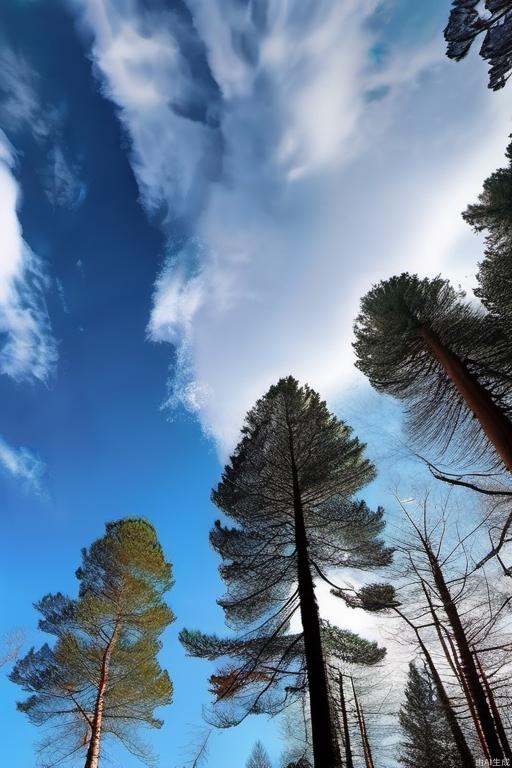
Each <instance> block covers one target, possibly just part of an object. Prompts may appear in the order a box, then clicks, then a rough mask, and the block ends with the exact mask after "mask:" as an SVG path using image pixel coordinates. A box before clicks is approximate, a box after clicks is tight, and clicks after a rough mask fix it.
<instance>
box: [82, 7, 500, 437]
mask: <svg viewBox="0 0 512 768" xmlns="http://www.w3.org/2000/svg"><path fill="white" fill-rule="evenodd" d="M70 1H71V3H72V6H73V7H74V8H75V10H76V11H77V13H78V14H79V17H80V20H81V24H82V26H83V28H84V29H86V30H87V34H88V35H90V36H91V35H92V53H91V55H92V59H93V61H94V64H95V68H96V71H97V74H98V78H99V81H100V83H101V87H102V89H103V91H104V93H105V95H106V96H107V97H108V98H110V99H111V100H112V101H113V102H114V103H115V105H116V106H117V108H118V110H119V117H120V120H121V122H122V124H123V126H124V128H125V130H126V133H127V135H128V136H129V138H130V141H131V160H132V166H133V169H134V172H135V174H136V177H137V180H138V182H139V187H140V190H141V197H142V201H143V203H144V204H145V206H146V207H147V209H148V210H149V211H150V212H155V211H158V212H159V213H160V214H161V213H162V211H163V212H165V214H166V215H165V216H164V217H163V220H164V226H165V227H166V230H167V232H168V234H169V255H168V259H167V262H166V264H165V266H164V269H163V271H162V273H161V275H160V276H159V278H158V279H157V282H156V286H155V294H154V304H153V311H152V313H151V318H150V322H149V334H150V337H151V338H152V339H153V340H156V341H167V342H170V343H171V344H173V345H174V346H175V347H176V349H177V370H176V371H175V375H174V377H173V380H172V382H171V396H170V402H171V403H173V404H176V403H181V404H182V405H184V406H185V407H186V408H188V409H189V410H192V411H193V412H194V413H196V414H197V416H198V418H199V419H200V421H201V423H202V425H203V427H204V428H205V430H206V431H208V432H209V433H211V434H212V435H213V436H214V437H215V439H216V440H217V442H218V444H219V446H220V448H221V451H222V452H225V451H226V450H228V449H229V448H230V447H232V445H233V442H234V440H235V439H236V435H237V431H238V428H239V424H240V421H241V418H242V416H243V413H244V411H245V410H246V409H247V407H248V406H249V405H250V404H251V403H252V402H253V400H254V399H255V398H256V397H257V396H258V395H260V394H261V393H262V391H264V389H265V388H266V387H267V386H268V385H269V384H270V383H271V382H272V381H273V380H275V379H276V378H277V377H279V376H281V375H285V374H288V373H290V372H293V373H294V374H295V375H296V376H298V377H299V378H300V379H302V380H306V381H308V382H309V383H310V384H312V385H313V386H315V387H317V388H318V389H320V391H321V392H322V393H323V394H324V395H325V396H327V397H328V398H331V399H332V398H336V397H338V396H339V394H340V392H341V390H342V388H343V385H344V384H345V383H346V382H347V381H348V380H349V379H350V378H351V377H353V375H354V369H353V364H352V354H351V350H350V336H351V333H350V329H351V325H352V319H353V317H354V314H355V313H356V310H357V303H358V297H359V296H360V295H361V293H362V292H364V291H365V290H366V289H367V288H368V285H369V283H370V282H372V281H375V280H377V279H380V278H382V277H386V276H388V275H389V274H390V273H392V272H394V271H397V270H401V269H409V270H414V269H418V270H420V271H422V272H424V273H430V274H431V273H435V272H437V271H439V270H441V269H443V270H444V271H446V272H447V273H448V274H449V275H452V276H455V277H464V276H465V275H467V273H468V272H471V271H474V264H475V262H476V255H477V252H478V251H477V247H476V246H475V245H474V243H473V241H472V240H471V234H470V233H469V231H466V229H465V228H464V227H465V225H464V224H463V222H462V221H461V219H460V210H461V208H463V207H464V205H465V202H466V201H467V200H470V199H471V197H472V196H474V194H475V193H476V191H477V190H478V188H479V186H480V183H481V180H482V178H483V176H484V175H485V174H486V172H488V171H489V170H490V169H491V168H492V167H493V166H494V165H496V164H497V163H498V162H499V160H500V157H501V154H502V152H503V149H504V146H505V143H506V137H507V133H508V118H509V112H510V110H509V108H508V106H507V104H506V100H504V99H502V98H499V96H497V95H496V94H489V93H487V92H486V89H485V83H484V81H483V79H482V77H481V72H480V70H479V69H478V68H474V67H473V66H472V64H471V63H469V64H468V65H467V66H463V65H460V66H458V67H457V66H454V65H453V64H451V63H449V62H447V60H446V59H445V58H444V55H443V50H442V35H441V29H439V30H438V33H437V35H436V36H435V37H434V38H432V39H431V40H423V41H419V40H418V39H415V40H414V41H413V42H412V43H411V44H410V45H406V44H405V43H404V42H403V41H402V42H401V44H400V47H399V48H398V47H397V48H394V47H393V44H392V41H388V42H387V49H386V55H385V56H380V55H379V56H377V55H375V51H377V50H380V48H379V46H381V40H380V35H381V30H380V29H379V24H378V14H377V12H378V11H379V10H380V9H381V8H382V6H383V5H386V7H391V9H392V7H393V4H392V3H389V2H386V3H384V4H383V3H381V2H379V0H357V1H356V0H353V2H345V3H339V2H337V0H320V1H319V0H308V1H307V2H305V3H301V4H300V8H299V6H298V5H297V4H295V3H289V2H285V0H252V2H248V3H239V2H235V0H225V2H223V3H222V4H219V3H212V2H209V0H188V2H187V7H188V11H189V13H182V14H178V13H177V12H172V11H168V10H162V9H160V10H153V11H149V10H148V9H147V6H146V5H144V9H143V5H142V4H141V5H139V4H137V3H136V2H132V1H131V0H93V1H92V2H87V3H85V2H84V1H83V0H70ZM156 5H157V6H158V4H156ZM420 86H421V87H420ZM390 201H392V202H390ZM160 220H162V217H161V219H160Z"/></svg>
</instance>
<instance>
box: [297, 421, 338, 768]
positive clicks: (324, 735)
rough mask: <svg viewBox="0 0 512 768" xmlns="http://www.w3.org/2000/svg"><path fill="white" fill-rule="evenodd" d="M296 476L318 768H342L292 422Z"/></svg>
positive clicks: (302, 597)
mask: <svg viewBox="0 0 512 768" xmlns="http://www.w3.org/2000/svg"><path fill="white" fill-rule="evenodd" d="M288 430H289V440H290V456H291V465H292V478H293V509H294V517H295V546H296V550H297V577H298V592H299V600H300V616H301V620H302V629H303V634H304V654H305V657H306V669H307V675H308V688H309V701H310V707H311V733H312V739H313V757H314V761H315V768H339V766H340V760H339V756H338V755H337V750H336V747H335V740H334V729H333V724H332V717H331V707H330V697H329V687H328V683H327V672H326V668H325V660H324V654H323V649H322V639H321V634H320V617H319V614H318V605H317V602H316V597H315V588H314V584H313V577H312V575H311V567H310V562H309V553H308V540H307V534H306V526H305V522H304V510H303V507H302V497H301V491H300V485H299V478H298V472H297V465H296V463H295V455H294V446H293V434H292V430H291V426H290V425H288Z"/></svg>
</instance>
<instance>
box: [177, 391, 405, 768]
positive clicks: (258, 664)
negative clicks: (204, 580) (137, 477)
mask: <svg viewBox="0 0 512 768" xmlns="http://www.w3.org/2000/svg"><path fill="white" fill-rule="evenodd" d="M242 435H243V436H242V440H241V441H240V443H239V445H238V447H237V448H236V450H235V453H234V455H233V456H232V457H231V460H230V463H229V464H228V466H226V468H225V470H224V474H223V477H222V481H221V483H220V484H219V486H218V488H217V489H216V490H215V491H214V493H213V500H214V502H215V504H216V505H217V506H218V507H219V508H220V509H221V510H222V511H223V512H224V513H225V514H226V515H227V516H229V517H230V518H231V519H232V520H234V521H235V523H236V527H228V526H225V525H222V524H221V523H220V521H217V522H216V524H215V526H214V528H213V530H212V532H211V536H210V540H211V543H212V545H213V547H214V548H215V549H216V550H217V552H219V554H220V555H221V557H222V558H223V561H224V562H223V564H222V565H221V567H220V573H221V576H222V578H223V579H224V581H225V582H226V583H227V585H228V592H227V594H226V596H225V597H224V598H223V599H222V600H221V601H220V605H221V606H222V608H223V609H224V611H225V614H226V617H227V619H228V621H229V623H230V624H231V625H232V626H233V628H234V629H236V630H238V632H237V637H235V638H234V639H227V640H222V639H220V638H218V637H216V636H215V635H204V634H202V633H200V632H189V631H185V632H183V633H182V634H181V640H182V642H183V643H184V645H185V647H186V648H187V650H188V652H189V653H190V654H191V655H194V656H199V657H203V658H208V659H217V658H222V657H224V658H228V659H231V661H229V662H228V664H227V666H225V667H224V668H221V670H220V671H219V673H218V674H217V675H214V676H212V684H213V687H214V692H215V693H216V695H217V699H218V701H222V702H224V703H226V702H229V703H230V704H231V706H232V707H235V706H236V707H237V709H236V711H234V712H230V713H229V715H226V714H224V715H223V716H224V717H226V718H227V720H226V721H225V722H224V723H223V724H229V723H232V722H238V721H240V719H242V717H243V716H245V715H246V714H248V713H257V712H270V713H274V712H276V711H279V709H280V708H282V707H284V706H286V705H287V704H288V703H290V701H292V700H293V697H294V696H299V695H302V694H303V689H304V682H305V680H307V684H308V691H309V700H310V709H311V724H312V739H313V750H314V756H315V765H316V768H320V767H321V768H333V766H336V765H338V764H339V757H338V754H337V746H336V741H335V737H334V728H333V723H332V716H331V709H330V693H329V690H328V683H327V676H326V666H325V651H324V642H329V640H327V639H326V637H324V638H322V624H321V622H320V618H319V612H318V605H317V602H316V597H315V587H314V581H313V579H314V577H315V576H319V577H321V578H322V577H325V570H326V569H328V568H339V567H350V568H372V567H378V566H380V565H384V564H387V563H388V562H389V561H390V558H391V552H390V551H389V550H388V549H386V548H385V547H384V545H383V543H382V541H381V539H380V538H379V534H380V533H381V531H382V529H383V525H384V523H383V519H382V516H383V512H382V510H380V509H379V510H377V511H376V512H372V511H370V510H369V509H368V507H367V506H366V504H364V503H363V502H360V501H353V500H352V499H351V496H352V494H354V493H356V492H357V491H359V490H360V489H361V488H362V487H363V486H364V485H365V484H366V483H368V482H369V481H370V480H371V479H372V478H373V476H374V470H373V467H372V466H371V464H370V463H369V462H368V461H367V460H366V459H365V458H364V455H363V452H364V446H363V445H362V444H361V443H360V442H359V441H358V440H357V439H356V438H354V437H353V436H352V434H351V430H350V429H349V427H347V426H346V425H345V424H344V423H343V422H341V421H339V420H338V419H337V418H335V417H334V416H333V415H331V414H330V413H329V411H328V410H327V407H326V405H325V403H324V402H322V401H321V400H320V398H319V396H318V395H317V394H316V393H315V392H314V391H313V390H311V389H310V388H309V387H307V386H303V387H301V386H299V384H298V383H297V381H295V380H294V379H293V378H291V377H289V378H287V379H282V380H281V381H280V382H279V383H278V384H277V385H275V386H273V387H271V388H270V390H269V391H268V393H267V394H266V395H265V396H264V397H263V398H262V399H261V400H259V401H258V402H257V403H256V405H255V407H254V408H253V409H252V410H251V411H250V412H249V413H248V415H247V417H246V421H245V425H244V428H243V430H242ZM297 611H300V617H301V620H302V628H303V631H302V633H300V634H290V633H289V632H288V626H289V622H290V620H291V618H292V617H293V615H294V614H295V613H296V612H297ZM323 631H324V633H326V632H327V633H328V632H329V631H330V632H331V633H332V632H334V633H336V642H335V643H334V642H332V634H331V635H330V638H331V640H330V641H331V642H332V645H333V646H334V645H335V646H336V647H337V648H338V652H339V653H342V654H344V655H345V657H346V659H347V660H349V661H355V662H363V663H364V662H365V661H367V662H368V663H375V662H376V661H379V660H380V659H381V658H382V651H381V650H380V649H378V648H377V646H376V645H375V643H369V642H367V641H364V640H362V639H361V638H358V637H357V635H354V634H353V633H351V632H348V631H343V630H338V629H336V628H330V630H329V628H328V627H327V626H325V627H324V630H323ZM240 711H241V712H242V714H241V715H240V714H239V712H240ZM237 713H238V714H237Z"/></svg>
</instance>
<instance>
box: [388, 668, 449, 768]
mask: <svg viewBox="0 0 512 768" xmlns="http://www.w3.org/2000/svg"><path fill="white" fill-rule="evenodd" d="M399 721H400V727H401V729H402V733H403V735H404V740H403V741H402V743H401V745H400V755H399V760H400V762H401V763H402V765H405V766H406V768H461V767H462V764H461V762H460V758H459V756H458V752H457V749H456V746H455V743H454V741H453V737H452V735H451V731H450V729H449V726H448V721H447V720H446V716H445V714H444V711H443V708H442V707H441V704H440V703H439V700H438V698H437V696H436V692H435V687H434V684H433V681H432V678H431V676H430V674H429V672H428V670H427V668H426V667H423V668H421V669H420V668H418V667H417V666H415V665H414V664H413V663H411V664H409V675H408V679H407V685H406V688H405V702H404V704H403V706H402V708H401V709H400V713H399Z"/></svg>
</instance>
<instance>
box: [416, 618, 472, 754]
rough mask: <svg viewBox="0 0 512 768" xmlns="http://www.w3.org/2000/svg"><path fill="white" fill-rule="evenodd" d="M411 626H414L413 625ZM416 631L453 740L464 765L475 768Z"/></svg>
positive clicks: (464, 739)
mask: <svg viewBox="0 0 512 768" xmlns="http://www.w3.org/2000/svg"><path fill="white" fill-rule="evenodd" d="M411 626H413V625H412V624H411ZM414 631H415V633H416V637H417V639H418V643H419V646H420V648H421V651H422V653H423V656H424V657H425V661H426V662H427V665H428V668H429V669H430V674H431V675H432V679H433V680H434V685H435V686H436V691H437V695H438V696H439V701H440V702H441V706H442V708H443V712H444V713H445V715H446V719H447V721H448V725H449V726H450V730H451V732H452V736H453V740H454V741H455V744H456V745H457V749H458V751H459V755H460V758H461V760H462V765H463V766H464V767H465V768H474V767H475V758H474V757H473V754H472V752H471V750H470V748H469V747H468V744H467V741H466V737H465V736H464V733H463V732H462V728H461V727H460V725H459V721H458V720H457V715H456V714H455V710H454V709H453V707H452V703H451V701H450V697H449V696H448V694H447V693H446V689H445V687H444V685H443V681H442V680H441V676H440V674H439V672H438V671H437V668H436V665H435V664H434V660H433V658H432V656H431V655H430V651H429V650H428V648H427V646H426V645H425V643H424V642H423V639H422V638H421V635H420V633H419V630H418V629H417V627H414ZM445 653H446V651H445Z"/></svg>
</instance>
